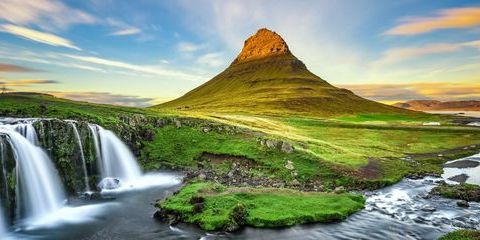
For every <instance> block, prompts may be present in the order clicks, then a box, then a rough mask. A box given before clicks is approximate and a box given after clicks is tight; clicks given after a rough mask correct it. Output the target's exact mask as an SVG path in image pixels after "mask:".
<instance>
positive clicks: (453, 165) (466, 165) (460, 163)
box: [443, 160, 480, 168]
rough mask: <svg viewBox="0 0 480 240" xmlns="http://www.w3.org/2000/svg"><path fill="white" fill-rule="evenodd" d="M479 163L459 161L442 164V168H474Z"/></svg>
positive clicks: (479, 163)
mask: <svg viewBox="0 0 480 240" xmlns="http://www.w3.org/2000/svg"><path fill="white" fill-rule="evenodd" d="M479 165H480V162H477V161H472V160H460V161H455V162H451V163H447V164H444V165H443V167H446V168H474V167H478V166H479Z"/></svg>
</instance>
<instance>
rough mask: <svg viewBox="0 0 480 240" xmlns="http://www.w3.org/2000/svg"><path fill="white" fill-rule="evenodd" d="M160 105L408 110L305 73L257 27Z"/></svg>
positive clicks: (294, 111)
mask: <svg viewBox="0 0 480 240" xmlns="http://www.w3.org/2000/svg"><path fill="white" fill-rule="evenodd" d="M155 107H157V108H162V109H175V110H184V111H200V112H202V111H208V112H235V113H242V112H244V113H253V114H286V115H313V116H329V115H342V114H343V115H345V114H358V113H387V114H390V113H391V114H404V113H408V111H406V110H402V109H399V108H396V107H392V106H387V105H384V104H380V103H377V102H374V101H370V100H367V99H364V98H361V97H359V96H357V95H355V94H353V93H352V92H351V91H349V90H346V89H340V88H336V87H334V86H332V85H330V84H329V83H328V82H326V81H325V80H323V79H321V78H320V77H318V76H316V75H315V74H313V73H311V72H310V71H309V70H308V69H307V67H306V66H305V64H303V62H301V61H300V60H298V59H297V58H296V57H295V56H294V55H293V54H292V53H291V52H290V50H289V48H288V46H287V44H286V43H285V41H284V40H283V39H282V38H281V37H280V36H279V35H278V34H276V33H275V32H272V31H270V30H268V29H260V30H258V32H257V33H256V34H255V35H253V36H251V37H250V38H248V39H247V40H246V41H245V45H244V47H243V49H242V51H241V53H240V54H239V55H238V57H237V58H236V59H235V60H234V61H233V62H232V64H231V65H230V66H229V67H228V68H227V69H225V70H224V71H223V72H221V73H220V74H218V75H217V76H216V77H214V78H213V79H211V80H210V81H208V82H206V83H205V84H203V85H201V86H199V87H197V88H195V89H193V90H192V91H190V92H188V93H187V94H185V95H184V96H182V97H180V98H178V99H175V100H173V101H170V102H167V103H163V104H160V105H157V106H155Z"/></svg>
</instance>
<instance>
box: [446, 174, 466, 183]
mask: <svg viewBox="0 0 480 240" xmlns="http://www.w3.org/2000/svg"><path fill="white" fill-rule="evenodd" d="M467 179H468V175H467V174H464V173H462V174H460V175H456V176H453V177H449V178H448V180H450V181H454V182H459V183H464V182H466V181H467Z"/></svg>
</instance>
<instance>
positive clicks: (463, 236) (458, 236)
mask: <svg viewBox="0 0 480 240" xmlns="http://www.w3.org/2000/svg"><path fill="white" fill-rule="evenodd" d="M478 239H480V231H478V230H466V229H462V230H457V231H453V232H449V233H447V234H446V235H444V236H442V237H441V238H440V239H439V240H478Z"/></svg>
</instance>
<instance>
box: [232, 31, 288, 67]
mask: <svg viewBox="0 0 480 240" xmlns="http://www.w3.org/2000/svg"><path fill="white" fill-rule="evenodd" d="M286 54H290V50H289V49H288V45H287V43H286V42H285V41H284V40H283V38H282V37H281V36H280V35H278V34H277V33H276V32H273V31H271V30H269V29H266V28H262V29H259V30H258V31H257V33H255V34H254V35H252V36H251V37H249V38H248V39H247V40H246V41H245V44H244V46H243V49H242V51H241V52H240V54H239V55H238V56H237V58H236V59H235V61H233V63H240V62H247V61H250V60H255V59H260V58H265V57H270V56H278V55H286Z"/></svg>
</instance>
